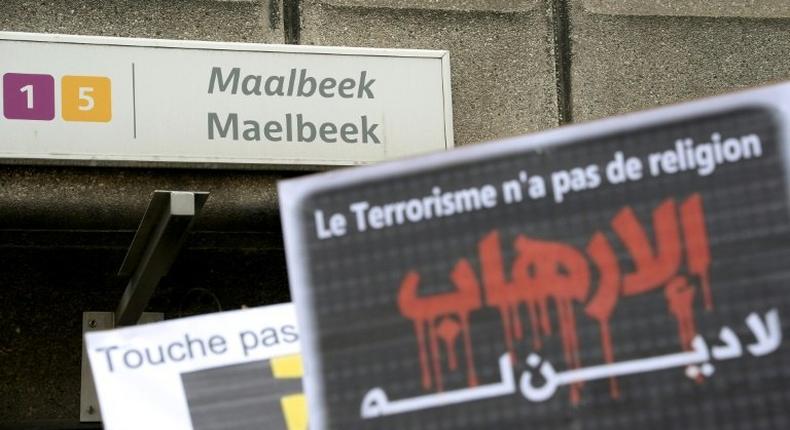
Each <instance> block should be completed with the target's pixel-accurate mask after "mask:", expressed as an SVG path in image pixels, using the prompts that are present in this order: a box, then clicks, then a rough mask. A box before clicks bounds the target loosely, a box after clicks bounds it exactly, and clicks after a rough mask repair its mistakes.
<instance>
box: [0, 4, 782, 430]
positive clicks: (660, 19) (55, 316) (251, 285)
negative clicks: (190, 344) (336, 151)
mask: <svg viewBox="0 0 790 430" xmlns="http://www.w3.org/2000/svg"><path fill="white" fill-rule="evenodd" d="M0 30H6V31H31V32H43V33H70V34H93V35H106V36H128V37H145V38H173V39H202V40H221V41H243V42H262V43H300V44H319V45H343V46H373V47H402V48H429V49H447V50H449V51H450V58H451V66H452V85H453V113H454V126H455V140H456V143H457V144H458V145H467V144H473V143H476V142H479V141H484V140H490V139H496V138H502V137H507V136H512V135H518V134H524V133H528V132H532V131H538V130H542V129H546V128H550V127H554V126H557V125H560V124H564V123H567V122H569V121H586V120H592V119H596V118H600V117H605V116H608V115H613V114H618V113H624V112H629V111H633V110H639V109H644V108H648V107H652V106H657V105H662V104H666V103H672V102H677V101H682V100H688V99H693V98H697V97H700V96H705V95H712V94H717V93H722V92H727V91H730V90H733V89H738V88H743V87H749V86H753V85H760V84H763V83H768V82H772V81H776V80H784V79H790V39H788V38H787V37H786V35H787V34H788V30H790V3H788V2H787V0H745V1H737V2H735V1H724V0H721V1H719V0H715V1H714V0H3V1H2V2H0ZM294 174H298V173H293V172H277V171H243V172H240V171H230V170H210V171H205V170H198V169H151V168H147V169H136V168H111V167H68V166H61V167H55V166H25V165H0V427H4V426H5V425H9V426H12V427H14V428H17V427H20V426H22V427H24V426H28V427H30V425H29V423H38V424H35V425H32V427H36V428H38V427H37V426H38V425H39V424H40V423H42V422H45V423H46V425H45V427H47V428H72V427H69V426H70V425H72V424H74V423H76V421H77V419H78V418H77V417H78V416H79V374H80V368H79V358H80V357H79V356H80V352H79V351H80V348H81V332H80V328H81V312H82V311H87V310H111V309H112V308H114V305H115V303H117V300H118V297H120V294H121V292H122V291H123V287H124V283H123V280H121V279H119V278H117V277H116V276H115V273H116V272H117V269H118V267H119V266H120V263H121V261H122V260H123V256H124V254H125V250H126V247H128V245H129V243H130V242H131V238H132V235H133V232H134V230H135V228H136V225H137V222H138V221H139V219H140V217H142V214H143V213H144V211H145V207H146V204H147V201H148V196H149V194H150V193H151V192H152V191H153V190H155V189H175V188H181V189H185V188H188V189H194V190H201V191H211V192H212V193H213V194H212V197H210V199H209V201H208V203H207V205H206V207H205V208H204V213H203V215H202V216H201V218H200V219H198V220H197V223H196V226H195V233H194V234H192V235H191V236H190V238H189V239H188V241H187V244H186V247H185V249H184V251H183V252H182V254H181V256H180V257H179V259H178V260H177V261H176V263H175V264H174V266H173V269H172V270H171V273H170V275H169V276H167V277H166V278H165V279H164V280H163V282H162V284H161V286H160V288H159V290H158V292H157V295H156V296H155V297H154V298H153V300H152V303H151V306H149V310H152V311H163V312H165V313H166V316H167V317H177V316H179V315H182V314H183V313H185V312H186V313H195V312H204V311H209V310H214V309H213V304H214V303H215V302H214V300H213V299H214V298H217V299H218V300H219V301H220V302H221V304H222V306H223V308H224V309H232V308H237V307H239V306H241V305H243V304H246V305H258V304H268V303H276V302H281V301H284V300H287V299H288V289H287V280H286V274H285V267H284V256H283V250H282V243H281V238H280V233H279V219H278V212H277V203H276V190H275V183H276V181H277V180H278V179H280V178H283V177H286V176H291V175H294ZM194 291H198V292H201V291H202V292H203V293H206V294H207V297H208V298H204V299H205V300H203V299H200V297H198V298H197V299H195V296H194ZM201 294H202V293H201Z"/></svg>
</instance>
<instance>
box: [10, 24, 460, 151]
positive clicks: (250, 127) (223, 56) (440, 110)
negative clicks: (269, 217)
mask: <svg viewBox="0 0 790 430" xmlns="http://www.w3.org/2000/svg"><path fill="white" fill-rule="evenodd" d="M0 74H2V80H3V84H2V85H1V86H0V98H2V99H3V102H2V103H3V115H2V116H0V160H2V159H9V158H10V159H38V160H50V161H49V162H51V160H71V161H70V162H74V161H73V160H81V161H83V162H85V161H89V162H93V163H95V162H102V161H104V162H112V163H115V164H118V163H120V164H139V163H141V162H142V163H145V164H156V163H168V164H178V163H201V164H211V165H216V164H223V165H234V164H244V165H272V164H276V165H283V164H304V165H352V164H364V163H372V162H377V161H381V160H386V159H392V158H397V157H402V156H407V155H413V154H420V153H425V152H431V151H437V150H442V149H446V148H449V147H452V146H453V133H452V103H451V97H450V70H449V54H448V53H447V51H428V50H397V49H370V48H334V47H316V46H292V45H262V44H248V43H217V42H196V41H172V40H148V39H127V38H108V37H89V36H65V35H41V34H29V33H8V32H0Z"/></svg>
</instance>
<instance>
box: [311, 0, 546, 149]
mask: <svg viewBox="0 0 790 430" xmlns="http://www.w3.org/2000/svg"><path fill="white" fill-rule="evenodd" d="M300 8H301V30H300V38H299V41H300V43H303V44H313V45H350V46H374V47H381V48H428V49H447V50H449V51H450V65H451V70H452V78H451V79H452V88H453V122H454V127H455V130H454V131H455V142H456V144H457V145H466V144H470V143H475V142H480V141H485V140H491V139H495V138H498V137H504V136H511V135H518V134H523V133H526V132H529V131H535V130H541V129H545V128H550V127H553V126H556V125H557V124H558V122H557V121H558V120H557V96H556V83H555V77H554V75H555V69H554V61H553V56H554V45H553V39H554V34H553V32H552V26H551V21H552V17H551V10H550V8H548V7H547V4H546V3H545V2H544V1H543V0H509V1H485V0H466V1H457V0H433V1H424V0H410V1H401V0H364V1H363V0H303V1H302V2H301V3H300Z"/></svg>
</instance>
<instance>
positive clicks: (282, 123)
mask: <svg viewBox="0 0 790 430" xmlns="http://www.w3.org/2000/svg"><path fill="white" fill-rule="evenodd" d="M375 82H376V80H375V79H370V78H369V77H368V73H367V71H364V70H363V71H361V72H360V74H359V78H358V79H357V78H356V77H353V78H345V79H336V78H333V77H322V78H316V77H313V76H311V75H310V73H309V71H308V70H307V69H295V68H294V69H291V70H290V73H289V74H288V75H271V76H263V75H255V74H243V73H242V71H241V69H240V68H239V67H234V68H232V69H230V71H225V70H223V69H222V68H221V67H213V68H212V69H211V76H210V78H209V85H208V93H209V94H216V93H228V94H232V95H237V94H239V95H245V96H264V95H266V96H281V97H312V96H318V97H323V98H330V99H331V98H335V97H337V98H345V99H374V98H375V95H374V93H373V89H372V87H373V84H374V83H375ZM379 126H380V124H378V123H376V122H373V121H370V120H369V118H368V116H367V115H360V116H359V117H357V119H354V120H352V121H348V122H344V123H335V122H319V121H316V120H314V119H310V118H307V117H306V116H305V115H303V114H301V113H286V114H284V115H283V116H282V117H280V118H268V119H266V120H259V119H249V118H239V114H238V113H224V114H223V113H217V112H209V113H208V138H209V140H215V139H232V140H244V141H247V142H259V141H268V142H300V143H311V142H319V143H320V142H324V143H338V142H339V143H374V144H375V143H381V138H380V137H379V134H378V133H379V132H380V129H379Z"/></svg>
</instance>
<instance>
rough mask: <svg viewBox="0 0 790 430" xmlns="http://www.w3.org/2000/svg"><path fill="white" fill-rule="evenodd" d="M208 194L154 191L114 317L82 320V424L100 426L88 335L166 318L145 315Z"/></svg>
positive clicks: (101, 315) (125, 269) (122, 273)
mask: <svg viewBox="0 0 790 430" xmlns="http://www.w3.org/2000/svg"><path fill="white" fill-rule="evenodd" d="M208 194H209V193H206V192H183V191H154V193H153V195H152V197H151V201H150V202H149V204H148V208H147V209H146V210H145V215H143V219H142V221H140V226H139V227H138V228H137V232H136V233H135V235H134V239H133V240H132V244H131V246H130V247H129V251H128V252H127V253H126V258H124V261H123V264H122V265H121V269H120V271H119V272H118V275H120V276H129V282H128V284H127V285H126V290H125V291H124V293H123V296H122V297H121V302H120V303H119V304H118V308H117V309H116V311H115V312H84V313H83V315H82V332H83V346H82V384H81V388H80V421H82V422H98V421H101V413H100V410H99V401H98V397H97V395H96V387H95V385H94V383H93V375H92V374H91V371H90V365H89V363H88V355H87V353H86V350H85V340H84V339H85V338H84V333H85V332H88V331H93V330H108V329H112V328H115V327H122V326H129V325H135V324H143V323H146V322H154V321H162V320H164V314H162V313H156V312H151V313H144V312H143V311H144V310H145V308H146V306H148V301H149V300H150V299H151V296H152V295H153V294H154V291H155V290H156V286H157V285H158V284H159V281H160V280H161V279H162V277H163V276H165V275H166V274H167V272H168V271H169V270H170V266H171V265H172V264H173V261H174V260H175V259H176V256H178V252H179V251H180V250H181V246H182V245H183V244H184V240H185V239H186V236H187V233H188V232H189V229H190V228H191V227H192V223H193V222H194V219H195V217H196V216H197V215H198V213H200V210H201V209H202V208H203V205H204V204H205V203H206V200H207V199H208Z"/></svg>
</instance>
